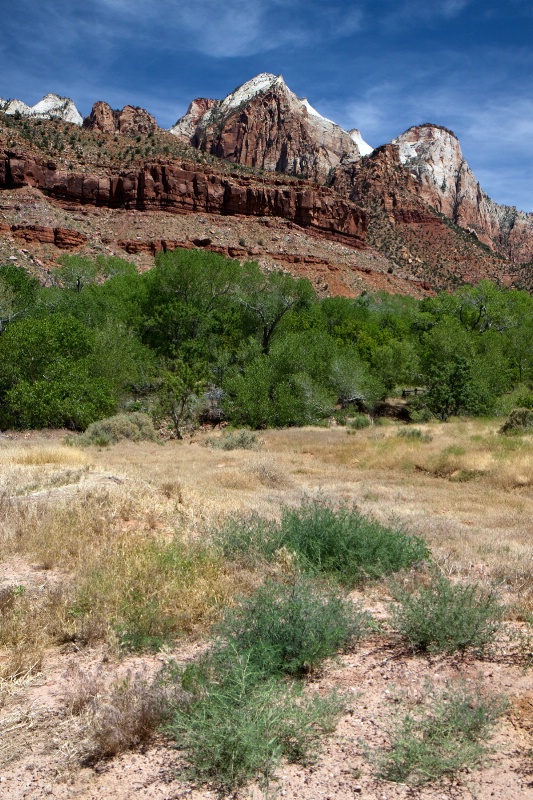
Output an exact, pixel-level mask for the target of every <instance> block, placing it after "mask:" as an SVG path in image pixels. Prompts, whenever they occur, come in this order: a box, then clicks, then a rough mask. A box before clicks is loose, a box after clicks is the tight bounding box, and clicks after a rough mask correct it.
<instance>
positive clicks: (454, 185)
mask: <svg viewBox="0 0 533 800" xmlns="http://www.w3.org/2000/svg"><path fill="white" fill-rule="evenodd" d="M393 144H396V145H398V155H399V160H400V163H401V164H403V166H404V167H405V168H406V169H407V170H408V171H409V176H410V179H411V180H410V188H411V190H412V191H414V192H415V193H416V194H417V195H418V196H419V197H421V198H422V199H424V200H425V201H426V202H427V203H429V204H430V205H431V206H433V207H434V208H436V209H437V211H439V212H441V213H442V214H445V215H446V216H447V217H450V219H452V220H453V221H454V222H455V223H456V224H457V225H460V226H461V227H463V228H466V229H467V230H469V231H470V232H472V233H473V234H475V235H476V236H477V237H478V239H479V240H480V241H481V242H483V243H484V244H486V245H488V246H489V247H491V249H493V250H495V251H496V252H498V253H500V254H501V255H503V256H504V257H506V258H509V259H510V260H511V261H522V262H526V261H531V260H533V214H526V213H525V212H522V211H518V210H517V209H516V208H514V207H511V206H502V205H499V204H498V203H495V202H494V201H493V200H491V198H490V197H488V195H487V194H485V192H484V191H483V189H482V188H481V186H480V185H479V183H478V181H477V179H476V177H475V175H474V173H473V172H472V170H471V169H470V167H469V166H468V164H467V162H466V161H465V159H464V158H463V154H462V152H461V146H460V144H459V141H458V140H457V137H456V136H455V134H453V133H452V132H451V131H449V130H447V129H446V128H442V127H439V126H437V125H420V126H416V127H413V128H409V130H407V131H406V132H405V133H403V134H402V135H401V136H399V137H398V138H397V139H394V140H393Z"/></svg>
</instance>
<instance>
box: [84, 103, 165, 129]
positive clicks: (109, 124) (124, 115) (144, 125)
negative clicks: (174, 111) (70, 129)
mask: <svg viewBox="0 0 533 800" xmlns="http://www.w3.org/2000/svg"><path fill="white" fill-rule="evenodd" d="M83 127H84V128H89V129H91V130H99V131H102V133H112V134H115V133H120V134H123V135H124V136H137V134H139V133H140V134H145V133H150V132H151V131H155V130H157V122H156V121H155V119H154V117H153V116H152V115H151V114H149V113H148V111H145V110H144V108H139V107H138V106H124V108H123V109H122V111H120V110H119V109H113V108H111V106H110V105H108V103H104V102H103V101H102V100H99V101H98V102H97V103H95V104H94V105H93V107H92V111H91V113H90V114H89V116H88V117H85V119H84V120H83Z"/></svg>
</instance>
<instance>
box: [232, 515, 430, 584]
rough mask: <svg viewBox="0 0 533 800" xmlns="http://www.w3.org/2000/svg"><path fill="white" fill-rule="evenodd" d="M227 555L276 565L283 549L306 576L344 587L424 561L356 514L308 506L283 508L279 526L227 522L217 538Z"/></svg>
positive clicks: (395, 535) (399, 535)
mask: <svg viewBox="0 0 533 800" xmlns="http://www.w3.org/2000/svg"><path fill="white" fill-rule="evenodd" d="M217 538H218V541H219V543H220V545H221V546H222V549H223V551H224V553H225V555H227V556H229V557H232V556H233V557H239V556H241V557H242V556H247V557H251V558H266V559H267V560H270V561H272V560H275V559H276V557H277V554H278V553H279V552H280V551H281V550H282V549H283V550H284V551H285V552H288V553H289V554H292V555H293V558H294V560H295V563H296V565H297V566H298V567H299V568H300V569H303V570H305V571H309V572H314V573H325V574H327V575H331V576H333V577H335V578H336V579H337V580H339V581H340V582H341V583H343V584H345V585H346V586H354V585H355V584H357V583H359V582H360V581H362V580H364V579H365V578H379V577H381V576H382V575H386V574H390V573H393V572H397V571H398V570H401V569H405V568H407V567H409V566H411V565H412V564H414V563H415V562H417V561H420V560H423V559H426V558H428V556H429V552H428V549H427V547H426V545H425V544H424V542H423V541H422V540H421V539H419V538H417V537H414V536H409V535H408V534H406V533H404V532H403V531H400V530H395V529H394V528H388V527H386V526H384V525H382V524H381V523H379V522H378V521H377V520H374V519H372V518H371V517H365V516H364V515H363V514H361V513H360V512H359V511H358V510H357V509H356V508H353V507H350V506H338V507H336V506H334V505H333V504H331V503H329V502H327V501H312V500H307V501H305V502H304V503H303V504H302V505H301V506H299V507H297V508H288V507H286V508H284V509H283V511H282V517H281V521H280V522H279V523H278V522H273V521H270V520H265V519H263V518H261V517H259V516H252V517H249V518H247V519H238V518H236V519H231V520H229V521H228V523H227V524H226V526H225V528H224V530H223V531H222V532H221V533H220V534H219V535H218V537H217Z"/></svg>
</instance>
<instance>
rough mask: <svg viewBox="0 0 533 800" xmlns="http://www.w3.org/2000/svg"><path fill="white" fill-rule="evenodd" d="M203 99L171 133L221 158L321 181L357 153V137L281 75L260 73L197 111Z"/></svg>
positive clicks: (191, 108)
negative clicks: (301, 96) (300, 97)
mask: <svg viewBox="0 0 533 800" xmlns="http://www.w3.org/2000/svg"><path fill="white" fill-rule="evenodd" d="M205 102H206V101H203V100H197V101H194V103H193V104H192V106H191V107H190V108H189V111H188V112H187V114H186V115H185V117H183V118H182V119H181V120H179V121H178V122H177V123H176V125H175V126H174V128H172V129H171V133H174V134H175V135H178V136H180V137H181V138H184V137H185V138H187V139H188V141H189V142H190V143H191V144H193V145H194V146H195V147H198V148H199V149H200V150H204V151H206V152H208V153H211V154H212V155H216V156H218V157H220V158H224V159H228V160H229V161H233V162H235V163H238V164H244V165H246V166H249V167H255V168H258V169H265V170H269V171H276V172H286V173H288V174H291V175H303V176H304V177H306V178H311V179H313V180H316V181H318V182H320V183H322V182H324V181H325V180H326V178H327V177H328V175H329V174H330V171H331V170H332V169H333V168H335V167H336V166H338V165H339V164H340V162H341V161H342V160H357V159H359V158H361V155H362V153H361V149H360V146H359V145H358V142H357V137H355V138H353V137H352V136H351V135H350V134H349V133H348V132H347V131H345V130H343V129H342V128H341V127H339V126H338V125H336V124H335V123H334V122H332V121H331V120H329V119H325V118H324V117H322V116H321V115H320V114H319V113H318V112H317V111H315V109H314V108H313V107H312V106H311V105H310V104H309V103H308V102H307V100H306V99H305V98H304V99H299V98H298V97H297V96H296V95H295V94H294V92H291V90H290V89H289V88H288V86H287V85H286V83H285V81H284V80H283V78H282V76H281V75H278V76H276V75H270V74H268V73H263V74H261V75H258V76H257V77H256V78H253V79H252V80H251V81H248V82H247V83H245V84H243V85H242V86H240V87H239V88H238V89H236V90H235V91H234V92H232V93H231V94H229V95H228V96H227V97H226V98H225V100H223V101H222V102H221V103H220V102H219V103H213V101H208V102H210V103H211V105H209V106H208V107H207V108H206V110H205V112H204V113H202V114H201V115H200V116H198V112H200V111H201V104H202V103H205ZM195 104H196V106H195ZM193 106H195V107H194V108H193ZM191 131H193V132H192V133H191ZM361 141H362V140H361ZM366 147H367V148H368V145H367V146H366ZM370 149H371V148H370Z"/></svg>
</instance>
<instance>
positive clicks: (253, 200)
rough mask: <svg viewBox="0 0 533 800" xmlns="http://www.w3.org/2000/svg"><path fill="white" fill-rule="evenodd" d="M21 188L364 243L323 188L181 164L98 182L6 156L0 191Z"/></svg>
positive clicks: (348, 206)
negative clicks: (296, 228) (248, 220)
mask: <svg viewBox="0 0 533 800" xmlns="http://www.w3.org/2000/svg"><path fill="white" fill-rule="evenodd" d="M25 185H26V186H33V187H35V188H37V189H40V190H41V191H44V192H46V194H47V195H49V196H51V197H54V198H56V199H58V200H62V201H69V202H73V203H77V204H93V205H98V206H109V207H112V208H121V207H122V208H126V209H139V210H164V211H167V212H172V213H178V214H179V213H189V212H202V211H203V212H206V213H211V214H242V215H246V216H267V217H269V216H270V217H283V218H285V219H288V220H291V221H292V222H294V223H296V224H297V225H300V226H303V227H306V228H309V229H311V230H314V231H316V232H318V233H324V234H326V233H327V234H328V235H331V236H334V237H336V238H338V239H343V240H346V241H347V243H349V244H351V245H352V246H357V245H358V244H362V243H363V242H364V239H365V236H366V230H367V217H366V214H365V212H364V211H363V210H362V209H361V208H359V207H358V206H356V205H355V204H353V203H351V202H350V201H349V200H346V199H344V198H342V197H339V196H338V195H336V194H335V193H334V192H333V191H331V190H330V189H325V188H319V187H310V186H308V185H305V184H302V185H298V184H294V183H293V184H291V183H290V182H284V181H282V180H275V181H272V182H270V183H269V182H267V181H264V182H259V181H257V180H254V179H252V178H250V177H247V176H245V177H237V176H231V177H227V176H225V175H221V174H220V173H217V172H214V171H210V170H209V169H206V170H205V171H200V170H199V169H198V168H196V169H195V168H194V167H193V166H192V165H190V164H187V163H181V164H177V163H167V164H163V163H154V164H145V165H144V167H142V168H139V169H134V170H126V171H122V172H120V173H119V174H116V175H110V176H106V177H103V176H97V175H94V174H85V173H79V172H70V171H66V170H64V169H60V168H59V167H58V166H57V164H56V163H55V162H53V161H45V160H44V159H43V160H41V159H39V158H36V157H34V156H32V155H30V154H26V153H23V152H19V153H13V152H8V153H6V154H5V157H4V158H2V159H0V188H1V187H4V188H16V187H18V186H25Z"/></svg>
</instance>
